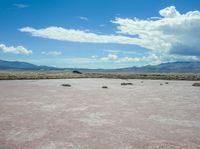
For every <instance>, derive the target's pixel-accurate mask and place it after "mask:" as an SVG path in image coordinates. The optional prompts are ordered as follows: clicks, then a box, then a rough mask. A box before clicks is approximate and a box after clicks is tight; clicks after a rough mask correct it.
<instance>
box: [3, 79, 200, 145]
mask: <svg viewBox="0 0 200 149" xmlns="http://www.w3.org/2000/svg"><path fill="white" fill-rule="evenodd" d="M141 81H142V80H122V79H57V80H10V81H7V80H3V81H0V149H68V148H69V149H70V148H73V149H112V148H113V149H132V148H133V149H160V148H163V149H182V148H183V149H199V148H200V87H194V86H192V84H193V83H194V81H166V80H143V82H141ZM123 82H130V83H133V85H125V86H122V85H121V83H123ZM165 82H168V84H166V83H165ZM196 82H198V81H196ZM63 83H66V84H70V85H71V87H64V86H61V84H63ZM161 83H162V84H161ZM102 86H107V87H108V88H102Z"/></svg>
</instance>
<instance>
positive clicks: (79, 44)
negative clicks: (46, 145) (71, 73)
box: [0, 0, 200, 68]
mask: <svg viewBox="0 0 200 149" xmlns="http://www.w3.org/2000/svg"><path fill="white" fill-rule="evenodd" d="M199 10H200V1H199V0H193V1H191V0H184V1H183V0H174V1H173V0H171V1H164V0H156V1H155V0H42V1H41V0H0V20H1V21H0V59H3V60H12V61H14V60H18V61H26V62H31V63H34V64H38V65H50V66H57V67H79V68H80V67H81V68H120V67H130V66H142V65H148V64H153V65H154V64H159V63H162V62H170V61H193V60H195V61H199V60H200V12H199Z"/></svg>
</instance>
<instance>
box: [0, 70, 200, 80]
mask: <svg viewBox="0 0 200 149" xmlns="http://www.w3.org/2000/svg"><path fill="white" fill-rule="evenodd" d="M73 78H108V79H152V80H191V81H198V80H200V73H197V74H194V73H141V74H139V73H117V72H116V73H114V72H113V73H112V72H109V73H108V72H105V73H103V72H91V73H87V72H84V73H81V74H75V73H73V72H70V71H0V80H29V79H73Z"/></svg>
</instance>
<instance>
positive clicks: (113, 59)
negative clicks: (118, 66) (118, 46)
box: [101, 54, 118, 61]
mask: <svg viewBox="0 0 200 149" xmlns="http://www.w3.org/2000/svg"><path fill="white" fill-rule="evenodd" d="M117 59H118V56H117V55H115V54H108V55H107V56H106V57H102V58H101V60H103V61H115V60H117Z"/></svg>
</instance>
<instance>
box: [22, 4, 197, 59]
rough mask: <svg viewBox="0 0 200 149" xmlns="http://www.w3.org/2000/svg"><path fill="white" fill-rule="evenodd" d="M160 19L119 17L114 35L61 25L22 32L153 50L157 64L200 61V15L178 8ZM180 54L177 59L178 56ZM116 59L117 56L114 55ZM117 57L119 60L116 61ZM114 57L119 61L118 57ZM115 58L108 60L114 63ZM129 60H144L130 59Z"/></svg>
mask: <svg viewBox="0 0 200 149" xmlns="http://www.w3.org/2000/svg"><path fill="white" fill-rule="evenodd" d="M159 14H160V17H152V18H148V19H145V20H144V19H138V18H134V19H131V18H120V17H118V18H115V19H114V20H111V22H112V23H114V24H116V25H117V30H116V32H115V33H114V34H113V35H107V34H96V33H92V32H88V31H83V30H75V29H66V28H62V27H57V26H51V27H47V28H41V29H36V28H33V27H23V28H20V29H19V31H21V32H27V33H30V34H31V35H32V36H35V37H42V38H47V39H54V40H60V41H68V42H81V43H101V44H105V43H115V44H127V45H138V46H140V47H143V48H146V49H149V50H150V55H149V56H148V57H152V56H153V57H154V58H155V57H157V63H160V62H161V61H170V60H178V59H181V58H182V59H183V60H199V57H200V12H199V11H189V12H187V13H184V14H181V13H180V12H179V11H178V10H176V8H175V6H170V7H166V8H164V9H162V10H160V11H159ZM174 55H176V56H174ZM112 57H113V56H112ZM114 57H115V58H114ZM114 57H113V58H114V59H115V60H116V59H117V57H116V56H114ZM113 58H108V59H111V60H113ZM126 59H127V60H128V61H130V60H132V61H134V60H136V61H139V60H141V61H142V60H144V59H145V58H144V57H142V58H140V59H136V58H132V59H131V58H127V57H126Z"/></svg>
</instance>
